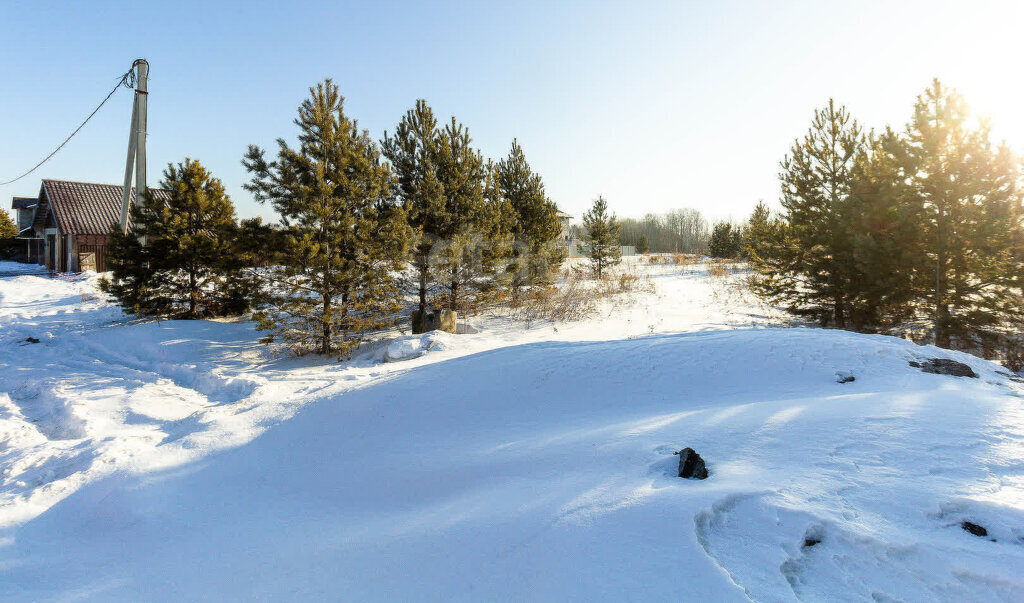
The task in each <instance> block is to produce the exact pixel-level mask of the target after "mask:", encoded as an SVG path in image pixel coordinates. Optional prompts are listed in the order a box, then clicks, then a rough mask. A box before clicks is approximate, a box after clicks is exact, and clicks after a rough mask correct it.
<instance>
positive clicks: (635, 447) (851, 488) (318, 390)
mask: <svg viewBox="0 0 1024 603" xmlns="http://www.w3.org/2000/svg"><path fill="white" fill-rule="evenodd" d="M637 269H638V270H642V271H644V272H646V273H648V274H650V276H651V279H652V281H653V283H654V285H655V290H654V292H653V293H644V294H640V295H636V296H634V297H633V298H632V299H621V300H618V301H617V302H609V303H605V304H603V305H602V310H601V313H600V315H599V316H596V317H594V318H593V319H591V320H588V321H584V322H580V323H573V324H558V325H551V324H533V325H528V326H527V325H524V324H522V323H518V322H515V321H512V320H508V319H505V318H502V317H496V316H492V317H482V318H474V319H470V321H469V322H470V323H471V325H472V326H473V327H474V328H475V329H476V330H477V331H478V333H476V334H463V335H449V334H438V333H434V334H427V335H416V336H407V335H406V336H397V337H393V338H390V339H388V340H384V341H381V342H379V343H377V344H373V345H369V346H366V347H365V348H364V349H363V350H361V351H360V352H359V353H358V354H357V355H356V357H355V358H354V359H353V360H352V361H351V362H346V363H338V362H334V361H330V360H328V359H322V358H315V357H305V358H290V357H287V356H285V355H275V354H273V353H272V350H268V349H267V348H265V347H263V346H261V345H259V344H258V343H256V341H257V339H258V337H259V335H258V333H257V332H256V331H255V329H254V328H253V325H252V324H251V323H248V322H244V321H235V322H218V321H138V320H129V319H128V318H126V317H125V316H124V315H123V314H122V313H121V312H120V310H119V309H118V308H116V307H115V306H113V305H111V304H110V303H109V302H107V301H105V300H104V299H103V296H102V294H99V293H98V292H97V290H96V279H95V275H88V276H85V277H82V278H78V279H49V278H43V277H38V276H18V277H14V278H4V279H0V467H2V472H0V599H2V600H4V601H35V600H47V599H87V600H117V601H121V600H200V599H202V600H221V599H223V600H253V599H256V600H278V599H284V600H308V599H325V598H327V599H346V600H396V599H397V600H410V599H412V600H438V599H443V600H453V599H454V600H523V599H526V600H594V599H601V600H608V599H610V600H623V599H627V600H632V599H643V600H667V599H671V600H702V601H704V600H706V601H711V600H714V601H729V600H737V601H742V600H747V599H753V600H758V601H789V600H876V601H897V600H904V601H931V600H949V601H962V600H1008V601H1009V600H1021V599H1022V598H1024V576H1021V572H1020V570H1021V568H1024V407H1022V402H1024V387H1022V386H1021V385H1020V384H1018V383H1015V382H1012V381H1010V380H1009V379H1008V377H1007V376H1006V374H1005V373H1004V372H1003V371H1002V370H1001V369H1000V367H998V366H997V365H994V364H991V363H989V362H986V361H984V360H980V359H978V358H975V357H972V356H968V355H965V354H960V353H955V352H950V351H946V350H940V349H937V348H932V347H927V346H925V347H921V346H917V345H914V344H912V343H910V342H906V341H902V340H899V339H895V338H890V337H884V336H869V335H858V334H853V333H847V332H842V331H830V330H817V329H804V328H778V325H780V324H781V322H780V321H781V317H780V315H779V314H778V313H777V312H775V311H774V310H772V309H770V308H766V307H764V306H762V305H761V304H759V303H757V302H756V301H755V300H754V299H753V298H752V297H751V296H750V295H749V294H748V293H747V292H746V291H745V289H744V287H743V285H742V283H743V278H744V276H743V275H742V274H736V275H731V276H728V277H724V278H723V277H710V276H708V274H707V266H705V265H703V264H696V265H690V266H686V267H675V266H656V267H651V266H646V265H644V266H640V267H638V268H637ZM28 337H34V338H37V339H39V340H40V342H39V343H28V342H27V341H26V339H27V338H28ZM930 357H944V358H952V359H956V360H959V361H961V362H965V363H967V364H969V365H970V366H971V367H972V368H973V369H974V370H975V372H977V373H978V375H979V378H978V379H969V378H955V377H948V376H940V375H933V374H926V373H922V372H921V371H919V370H917V369H914V368H912V367H910V366H909V365H908V362H909V361H911V360H919V359H924V358H930ZM837 375H852V376H855V381H853V382H850V383H843V384H840V383H837ZM686 446H689V447H692V448H694V449H696V450H697V451H698V452H699V453H700V454H701V455H702V456H703V457H704V458H705V460H706V461H707V463H708V467H709V470H710V472H711V476H710V478H709V479H707V480H704V481H696V480H683V479H680V478H678V477H676V476H675V472H676V468H677V465H678V458H679V457H677V456H673V454H672V453H673V452H675V451H677V450H679V449H681V448H683V447H686ZM964 521H970V522H973V523H976V524H978V525H981V526H984V527H985V528H986V529H987V531H988V536H987V537H977V536H973V535H971V534H969V533H967V532H966V531H964V530H963V529H961V523H962V522H964ZM813 541H820V542H818V543H816V544H814V545H813V546H805V543H807V542H813Z"/></svg>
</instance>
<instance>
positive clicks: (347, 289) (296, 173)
mask: <svg viewBox="0 0 1024 603" xmlns="http://www.w3.org/2000/svg"><path fill="white" fill-rule="evenodd" d="M295 124H296V125H298V126H299V130H300V133H299V137H298V140H299V146H298V147H294V148H293V147H291V146H289V145H288V143H286V142H285V141H284V139H278V141H277V146H278V152H277V158H276V159H275V160H273V161H267V160H266V159H265V157H264V155H265V153H264V151H263V150H262V149H260V148H258V147H256V146H250V147H249V151H248V153H247V154H246V157H245V160H244V161H243V164H244V165H245V167H246V169H248V170H249V172H250V173H252V175H253V179H252V181H251V182H250V183H249V184H247V185H246V189H247V190H249V191H251V192H252V193H253V194H254V195H255V196H256V199H257V200H258V201H260V202H270V204H271V205H272V206H273V207H274V209H275V210H276V211H277V212H278V214H279V215H280V217H281V223H282V226H283V228H282V233H281V236H280V242H281V245H282V253H281V254H279V256H278V257H279V261H280V266H278V267H277V268H276V269H275V270H273V271H272V272H271V276H270V279H271V287H270V289H271V292H272V297H271V302H270V307H269V308H268V310H267V312H265V313H264V314H263V315H262V316H261V321H260V326H261V328H262V329H264V330H267V331H268V332H269V334H268V336H267V337H266V339H265V341H273V340H274V339H275V338H282V339H284V340H285V341H288V342H290V343H291V344H292V345H293V346H294V347H295V348H296V349H298V350H300V351H315V352H319V353H321V354H335V353H337V354H341V355H350V354H351V350H352V348H353V347H354V346H356V345H357V344H358V343H359V342H360V341H362V340H363V339H365V336H366V334H367V332H369V331H372V330H375V329H379V328H382V327H384V326H386V325H387V324H389V323H390V317H391V315H392V314H393V313H394V312H397V311H398V310H399V309H400V308H401V295H400V292H399V290H398V287H397V285H396V283H395V279H394V277H393V276H392V271H393V270H395V269H398V268H400V267H401V265H402V263H403V261H404V256H405V253H406V251H407V249H408V242H409V238H410V233H409V228H408V225H407V223H406V218H405V214H404V212H403V211H402V210H401V208H399V207H397V206H395V204H394V203H393V201H392V197H391V192H392V190H391V189H392V176H391V172H390V170H389V169H388V166H387V165H385V164H383V163H381V161H380V152H379V150H378V147H377V145H376V143H375V142H374V141H373V139H371V138H370V136H369V134H368V133H367V132H366V131H365V130H363V131H360V130H359V128H358V126H357V123H356V121H355V120H352V119H350V118H349V117H348V116H347V115H345V112H344V98H343V97H342V96H341V95H340V94H339V92H338V86H337V85H335V84H334V83H333V82H332V81H331V80H330V79H327V80H326V81H324V82H323V83H320V84H317V85H316V87H315V88H310V98H308V99H306V100H305V101H303V102H302V105H301V106H300V107H299V116H298V118H297V119H296V120H295Z"/></svg>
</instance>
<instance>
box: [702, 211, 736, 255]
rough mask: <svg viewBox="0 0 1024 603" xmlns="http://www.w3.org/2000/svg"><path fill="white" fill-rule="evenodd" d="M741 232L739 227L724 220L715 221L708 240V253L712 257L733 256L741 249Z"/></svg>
mask: <svg viewBox="0 0 1024 603" xmlns="http://www.w3.org/2000/svg"><path fill="white" fill-rule="evenodd" d="M741 247H742V234H741V231H740V229H739V228H737V227H736V226H733V224H732V223H731V222H727V221H725V220H722V221H719V222H716V223H715V226H714V227H713V228H712V229H711V239H710V241H708V253H709V254H711V257H714V258H735V257H738V256H739V254H740V253H741V251H742V249H741Z"/></svg>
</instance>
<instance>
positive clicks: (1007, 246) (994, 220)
mask: <svg viewBox="0 0 1024 603" xmlns="http://www.w3.org/2000/svg"><path fill="white" fill-rule="evenodd" d="M968 118H969V111H968V108H967V105H966V103H965V102H964V100H963V97H961V96H960V95H959V94H957V93H956V92H955V91H953V90H950V89H948V88H946V87H944V86H943V85H942V84H941V83H940V82H939V81H938V80H935V81H934V82H933V83H932V85H931V86H930V87H929V88H928V89H927V90H925V92H924V93H923V94H921V95H920V96H919V97H918V99H917V103H916V104H915V106H914V117H913V119H912V120H911V122H910V124H909V125H908V126H907V131H906V138H907V143H908V145H907V152H908V155H909V161H910V166H911V167H910V170H909V174H910V176H911V186H913V188H914V191H915V192H916V194H917V195H918V196H919V198H920V201H921V202H922V206H923V207H922V220H921V223H922V225H923V226H922V233H921V234H922V237H923V241H924V248H925V252H926V258H927V261H926V263H925V264H924V265H921V266H919V269H918V272H917V274H918V277H919V278H918V288H919V291H920V294H921V296H923V297H925V298H927V299H929V301H930V302H931V305H932V312H931V314H932V315H933V320H934V326H935V342H936V344H937V345H939V346H942V347H948V346H949V345H950V343H951V340H952V339H953V338H956V339H957V340H959V341H961V342H962V343H970V342H971V340H979V339H980V340H985V339H987V338H988V337H989V336H991V335H993V334H994V331H992V328H993V327H998V326H999V325H1000V324H1002V323H1003V322H1004V321H1005V320H1008V319H1012V318H1014V317H1015V316H1018V315H1019V313H1020V312H1021V304H1020V297H1019V295H1017V292H1016V291H1013V290H1012V288H1013V283H1014V279H1013V274H1014V272H1015V268H1016V266H1015V261H1014V259H1015V258H1014V257H1013V255H1014V254H1013V246H1014V243H1013V235H1014V233H1015V231H1016V227H1017V224H1016V215H1017V212H1018V211H1019V208H1020V204H1021V191H1020V188H1019V178H1020V172H1019V161H1018V160H1017V158H1016V157H1014V156H1013V154H1012V153H1011V152H1010V150H1009V149H1008V148H1007V147H1006V146H1005V145H1002V146H999V147H996V148H994V147H993V146H992V144H991V142H990V141H989V129H990V128H989V125H988V124H987V123H985V122H982V123H981V124H980V126H978V127H972V126H971V124H970V123H969V121H968ZM975 342H977V341H975Z"/></svg>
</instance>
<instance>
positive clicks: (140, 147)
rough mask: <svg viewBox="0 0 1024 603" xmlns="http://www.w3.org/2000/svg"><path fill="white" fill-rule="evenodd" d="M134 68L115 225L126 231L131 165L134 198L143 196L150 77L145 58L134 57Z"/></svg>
mask: <svg viewBox="0 0 1024 603" xmlns="http://www.w3.org/2000/svg"><path fill="white" fill-rule="evenodd" d="M132 68H133V69H135V103H134V104H133V105H132V125H131V128H129V130H128V159H127V161H126V162H125V166H124V189H123V190H122V192H121V219H120V221H119V222H118V225H119V226H120V227H121V231H122V232H125V233H127V232H128V210H129V209H130V206H131V193H132V168H133V167H134V169H135V198H136V202H139V200H141V199H142V195H143V194H145V192H146V100H147V98H148V96H149V91H148V90H147V80H148V79H149V63H148V62H146V59H136V61H135V62H134V63H132Z"/></svg>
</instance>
